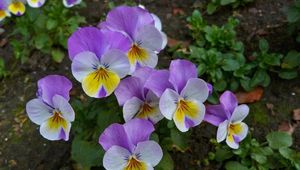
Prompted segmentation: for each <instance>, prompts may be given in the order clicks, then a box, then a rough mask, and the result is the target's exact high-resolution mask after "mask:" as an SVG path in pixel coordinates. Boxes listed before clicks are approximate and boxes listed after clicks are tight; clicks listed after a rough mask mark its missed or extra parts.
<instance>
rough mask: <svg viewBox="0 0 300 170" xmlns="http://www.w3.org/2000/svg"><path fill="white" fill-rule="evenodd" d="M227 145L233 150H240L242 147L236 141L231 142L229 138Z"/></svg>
mask: <svg viewBox="0 0 300 170" xmlns="http://www.w3.org/2000/svg"><path fill="white" fill-rule="evenodd" d="M226 143H227V145H228V146H229V147H231V148H232V149H238V148H239V146H240V145H239V143H237V142H235V140H230V139H229V137H228V136H227V138H226Z"/></svg>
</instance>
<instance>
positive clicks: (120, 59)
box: [101, 49, 130, 78]
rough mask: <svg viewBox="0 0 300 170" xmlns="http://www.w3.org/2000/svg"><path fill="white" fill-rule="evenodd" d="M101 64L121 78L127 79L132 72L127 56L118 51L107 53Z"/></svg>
mask: <svg viewBox="0 0 300 170" xmlns="http://www.w3.org/2000/svg"><path fill="white" fill-rule="evenodd" d="M101 64H102V65H104V66H108V69H109V70H112V71H113V72H115V73H117V74H118V75H119V77H120V78H123V77H125V76H126V75H127V74H128V73H129V71H130V65H129V61H128V58H127V56H126V54H124V53H123V52H122V51H120V50H116V49H114V50H109V51H108V52H106V53H105V54H104V55H103V57H102V58H101Z"/></svg>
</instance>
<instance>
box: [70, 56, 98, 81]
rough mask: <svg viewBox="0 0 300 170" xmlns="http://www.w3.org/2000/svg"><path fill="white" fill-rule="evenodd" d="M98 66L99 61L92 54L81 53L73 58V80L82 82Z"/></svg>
mask: <svg viewBox="0 0 300 170" xmlns="http://www.w3.org/2000/svg"><path fill="white" fill-rule="evenodd" d="M99 65H100V61H99V59H98V58H97V56H96V54H94V53H92V52H88V51H85V52H81V53H79V54H77V55H76V56H75V57H74V58H73V62H72V74H73V76H74V77H75V79H76V80H77V81H79V82H82V81H83V79H84V78H85V77H86V76H87V75H88V74H90V73H92V72H94V71H95V70H96V69H97V67H98V66H99Z"/></svg>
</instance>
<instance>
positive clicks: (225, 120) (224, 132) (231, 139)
mask: <svg viewBox="0 0 300 170" xmlns="http://www.w3.org/2000/svg"><path fill="white" fill-rule="evenodd" d="M248 113H249V107H248V106H247V105H245V104H242V105H238V102H237V99H236V97H235V95H234V94H233V93H232V92H230V91H225V92H224V93H223V94H222V95H221V97H220V104H219V105H208V106H207V107H206V114H205V118H204V120H205V121H207V122H209V123H211V124H212V125H215V126H218V131H217V141H218V142H222V141H224V140H225V139H226V143H227V145H228V146H229V147H231V148H233V149H237V148H238V147H239V142H240V141H242V140H243V139H245V137H246V136H247V133H248V126H247V124H245V123H244V122H242V121H243V120H244V119H245V118H246V116H247V115H248Z"/></svg>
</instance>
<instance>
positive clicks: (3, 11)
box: [0, 0, 10, 21]
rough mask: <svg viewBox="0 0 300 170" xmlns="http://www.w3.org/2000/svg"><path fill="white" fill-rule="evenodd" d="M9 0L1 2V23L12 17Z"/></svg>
mask: <svg viewBox="0 0 300 170" xmlns="http://www.w3.org/2000/svg"><path fill="white" fill-rule="evenodd" d="M8 5H9V0H1V1H0V21H2V20H3V19H4V18H6V17H8V16H10V13H9V10H8Z"/></svg>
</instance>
